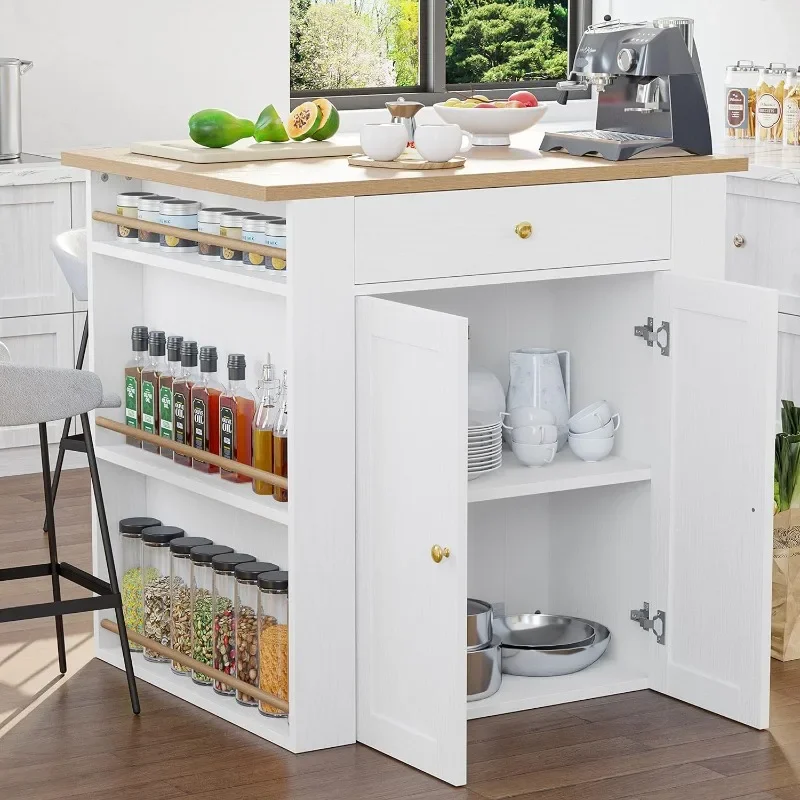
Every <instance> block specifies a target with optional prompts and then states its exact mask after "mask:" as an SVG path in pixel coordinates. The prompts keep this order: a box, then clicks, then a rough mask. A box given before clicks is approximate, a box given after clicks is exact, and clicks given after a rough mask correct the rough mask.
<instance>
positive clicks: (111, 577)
mask: <svg viewBox="0 0 800 800" xmlns="http://www.w3.org/2000/svg"><path fill="white" fill-rule="evenodd" d="M81 427H82V428H83V441H84V443H85V444H86V458H87V460H88V461H89V474H90V475H91V476H92V488H93V489H94V504H95V506H96V508H97V519H98V521H99V523H100V538H101V539H102V541H103V552H104V553H105V556H106V567H107V568H108V582H109V584H110V585H111V591H112V592H113V595H114V600H115V602H116V604H115V606H114V611H115V613H116V615H117V627H118V628H119V642H120V645H121V646H122V660H123V661H124V662H125V674H126V675H127V677H128V692H129V693H130V696H131V707H132V708H133V713H134V714H138V713H139V693H138V692H137V690H136V676H135V675H134V674H133V662H132V661H131V651H130V648H129V647H128V637H127V635H126V632H125V617H124V616H123V613H122V595H120V593H119V583H118V582H117V569H116V567H115V565H114V552H113V550H112V549H111V538H110V537H109V535H108V520H107V519H106V507H105V504H104V503H103V493H102V491H101V489H100V473H99V472H98V471H97V459H96V458H95V455H94V444H93V443H92V432H91V429H90V428H89V417H88V415H87V414H81Z"/></svg>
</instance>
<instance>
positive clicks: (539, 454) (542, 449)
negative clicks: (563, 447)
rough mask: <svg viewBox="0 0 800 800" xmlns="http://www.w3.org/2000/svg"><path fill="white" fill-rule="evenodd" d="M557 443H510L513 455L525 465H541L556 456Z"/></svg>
mask: <svg viewBox="0 0 800 800" xmlns="http://www.w3.org/2000/svg"><path fill="white" fill-rule="evenodd" d="M557 448H558V445H557V444H555V443H553V444H521V443H517V442H515V443H514V444H512V445H511V449H512V450H513V451H514V455H515V456H516V457H517V458H518V459H519V460H520V461H521V462H522V463H523V464H524V465H525V466H526V467H543V466H545V465H546V464H549V463H550V462H551V461H552V460H553V459H554V458H555V457H556V450H557Z"/></svg>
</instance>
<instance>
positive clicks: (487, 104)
mask: <svg viewBox="0 0 800 800" xmlns="http://www.w3.org/2000/svg"><path fill="white" fill-rule="evenodd" d="M475 108H497V106H496V105H495V104H494V103H478V105H476V106H475Z"/></svg>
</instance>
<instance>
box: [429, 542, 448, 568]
mask: <svg viewBox="0 0 800 800" xmlns="http://www.w3.org/2000/svg"><path fill="white" fill-rule="evenodd" d="M431 558H432V559H433V560H434V561H435V562H436V563H437V564H441V562H442V559H443V558H450V548H449V547H441V546H440V545H438V544H435V545H434V546H433V547H431Z"/></svg>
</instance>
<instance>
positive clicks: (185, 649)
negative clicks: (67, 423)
mask: <svg viewBox="0 0 800 800" xmlns="http://www.w3.org/2000/svg"><path fill="white" fill-rule="evenodd" d="M209 544H214V542H212V541H211V539H205V538H204V537H202V536H182V537H179V538H178V539H173V540H172V541H171V542H170V543H169V562H170V564H169V566H170V572H169V574H170V578H171V579H172V581H171V584H172V589H171V594H170V601H169V617H170V641H171V642H172V644H171V645H170V646H171V647H172V649H173V650H177V651H178V652H179V653H183V655H185V656H191V655H192V562H191V559H190V558H189V556H190V554H191V552H192V548H194V547H203V546H205V545H209ZM170 666H171V667H172V671H173V672H174V673H175V674H176V675H190V674H191V672H192V669H191V667H186V666H184V665H183V664H181V663H180V662H179V661H175V660H174V659H173V660H172V662H171V665H170Z"/></svg>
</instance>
